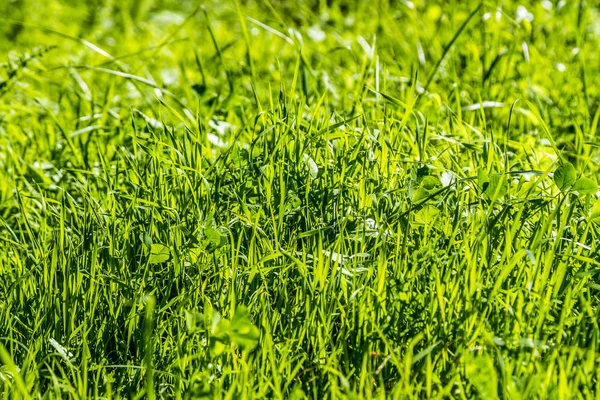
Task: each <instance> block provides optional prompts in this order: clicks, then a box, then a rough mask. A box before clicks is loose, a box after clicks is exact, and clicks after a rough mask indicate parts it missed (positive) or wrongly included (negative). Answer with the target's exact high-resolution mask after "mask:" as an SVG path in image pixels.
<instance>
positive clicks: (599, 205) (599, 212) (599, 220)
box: [590, 200, 600, 225]
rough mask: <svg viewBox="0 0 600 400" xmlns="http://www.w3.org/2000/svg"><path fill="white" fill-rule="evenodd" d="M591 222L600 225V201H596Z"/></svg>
mask: <svg viewBox="0 0 600 400" xmlns="http://www.w3.org/2000/svg"><path fill="white" fill-rule="evenodd" d="M590 220H591V221H592V222H593V223H595V224H598V225H600V200H596V202H595V203H594V206H593V207H592V215H591V216H590Z"/></svg>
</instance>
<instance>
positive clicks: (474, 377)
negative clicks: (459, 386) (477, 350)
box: [464, 354, 498, 400]
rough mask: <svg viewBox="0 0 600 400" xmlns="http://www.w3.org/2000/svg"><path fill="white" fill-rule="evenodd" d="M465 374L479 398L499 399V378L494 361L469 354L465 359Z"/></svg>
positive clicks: (482, 356)
mask: <svg viewBox="0 0 600 400" xmlns="http://www.w3.org/2000/svg"><path fill="white" fill-rule="evenodd" d="M464 360H465V361H464V362H465V372H466V374H467V378H468V379H469V381H470V382H471V384H472V385H473V386H475V389H477V392H478V393H479V397H480V398H482V399H489V400H493V399H498V376H497V374H496V369H495V368H494V361H493V360H492V358H491V357H490V356H488V355H485V354H483V355H477V356H475V355H471V354H467V356H466V357H465V358H464Z"/></svg>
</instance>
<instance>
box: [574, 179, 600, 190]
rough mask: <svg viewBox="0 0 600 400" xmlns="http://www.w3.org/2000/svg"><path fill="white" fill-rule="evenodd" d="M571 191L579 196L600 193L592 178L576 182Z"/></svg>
mask: <svg viewBox="0 0 600 400" xmlns="http://www.w3.org/2000/svg"><path fill="white" fill-rule="evenodd" d="M571 190H573V191H576V192H577V193H579V194H594V193H596V192H597V191H598V184H597V183H596V182H594V181H593V180H591V179H590V178H586V177H582V178H579V179H578V180H577V182H575V184H574V185H573V187H572V188H571Z"/></svg>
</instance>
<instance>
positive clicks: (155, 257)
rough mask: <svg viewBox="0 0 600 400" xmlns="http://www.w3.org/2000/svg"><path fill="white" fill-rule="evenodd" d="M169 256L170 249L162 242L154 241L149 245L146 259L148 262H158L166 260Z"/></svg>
mask: <svg viewBox="0 0 600 400" xmlns="http://www.w3.org/2000/svg"><path fill="white" fill-rule="evenodd" d="M169 258H171V251H170V250H169V248H168V247H167V246H165V245H164V244H160V243H154V244H153V245H152V246H151V247H150V258H149V259H148V262H149V263H150V264H159V263H161V262H165V261H168V260H169Z"/></svg>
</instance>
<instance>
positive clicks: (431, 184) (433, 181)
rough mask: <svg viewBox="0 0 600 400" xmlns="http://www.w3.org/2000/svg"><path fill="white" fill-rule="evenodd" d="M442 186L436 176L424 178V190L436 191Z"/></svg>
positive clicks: (422, 184) (422, 185)
mask: <svg viewBox="0 0 600 400" xmlns="http://www.w3.org/2000/svg"><path fill="white" fill-rule="evenodd" d="M440 186H441V183H440V180H439V179H438V178H436V177H435V176H431V175H428V176H426V177H425V178H423V181H422V182H421V187H422V188H423V189H427V190H430V191H431V190H434V189H436V188H438V187H440Z"/></svg>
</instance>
